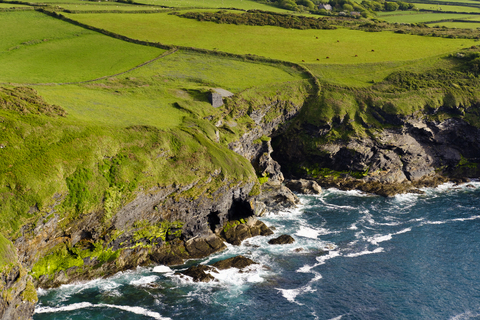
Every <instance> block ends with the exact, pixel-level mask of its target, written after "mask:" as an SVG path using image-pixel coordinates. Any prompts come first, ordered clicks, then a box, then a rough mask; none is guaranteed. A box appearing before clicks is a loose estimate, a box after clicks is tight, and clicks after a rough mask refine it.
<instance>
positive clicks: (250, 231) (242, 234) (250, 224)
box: [222, 217, 273, 245]
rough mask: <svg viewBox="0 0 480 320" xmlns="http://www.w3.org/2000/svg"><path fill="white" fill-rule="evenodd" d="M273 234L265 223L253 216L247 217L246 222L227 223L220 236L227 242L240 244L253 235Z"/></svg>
mask: <svg viewBox="0 0 480 320" xmlns="http://www.w3.org/2000/svg"><path fill="white" fill-rule="evenodd" d="M271 234H273V231H272V230H270V229H269V228H268V227H267V226H266V225H265V223H263V222H261V221H259V220H257V219H256V218H254V217H251V218H249V219H247V221H246V223H240V224H235V225H232V223H231V224H227V225H226V227H225V228H224V230H223V231H222V236H223V238H224V239H225V241H227V242H228V243H231V244H233V245H240V244H241V243H242V241H243V240H245V239H248V238H251V237H255V236H268V235H271Z"/></svg>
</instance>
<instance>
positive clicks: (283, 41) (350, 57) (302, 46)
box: [68, 14, 474, 64]
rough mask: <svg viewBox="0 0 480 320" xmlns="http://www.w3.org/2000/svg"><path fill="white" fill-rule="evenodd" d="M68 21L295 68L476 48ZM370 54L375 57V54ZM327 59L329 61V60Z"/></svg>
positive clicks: (415, 39)
mask: <svg viewBox="0 0 480 320" xmlns="http://www.w3.org/2000/svg"><path fill="white" fill-rule="evenodd" d="M68 17H70V18H72V19H75V20H78V21H80V22H83V23H87V24H91V25H94V26H96V27H100V28H103V29H106V30H109V31H113V32H116V33H121V34H124V35H126V36H129V37H131V38H135V39H141V40H149V41H158V42H161V43H164V44H171V45H181V46H193V47H198V48H206V49H210V50H212V49H214V48H216V49H218V50H220V51H226V52H232V53H238V54H247V53H251V54H257V55H260V56H266V57H270V58H275V59H280V60H287V61H292V62H297V63H301V62H302V60H305V62H307V63H319V64H332V63H345V64H356V63H371V62H381V61H405V60H411V59H419V58H425V57H429V56H436V55H439V54H444V53H448V52H451V51H454V50H457V49H458V48H461V47H462V46H465V47H468V46H471V45H473V44H474V41H473V40H467V39H465V40H457V39H440V38H430V37H420V36H411V35H402V34H395V33H393V32H380V33H371V32H363V31H354V30H347V29H337V30H292V29H285V28H279V27H270V26H265V27H254V26H245V25H224V24H216V23H213V22H199V21H196V20H190V19H184V18H179V17H177V16H173V15H168V14H149V15H126V14H106V15H105V14H81V15H73V14H70V15H68ZM167 30H168V32H166V31H167ZM316 37H318V39H316ZM337 40H339V42H337ZM285 48H288V50H285ZM372 49H374V50H375V52H371V51H372ZM355 55H358V57H355ZM327 56H328V57H330V58H329V59H326V57H327ZM317 59H320V61H317Z"/></svg>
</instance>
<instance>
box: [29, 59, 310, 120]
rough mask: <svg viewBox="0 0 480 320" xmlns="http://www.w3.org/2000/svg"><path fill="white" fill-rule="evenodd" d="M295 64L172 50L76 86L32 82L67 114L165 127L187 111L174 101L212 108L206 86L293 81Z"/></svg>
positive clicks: (296, 76)
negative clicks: (141, 64)
mask: <svg viewBox="0 0 480 320" xmlns="http://www.w3.org/2000/svg"><path fill="white" fill-rule="evenodd" d="M301 79H302V75H301V74H300V73H299V72H298V71H295V70H292V69H289V68H286V67H283V68H277V67H275V66H268V65H264V64H257V63H248V62H243V61H239V60H233V59H226V58H221V57H212V56H206V55H198V54H194V53H189V52H177V53H175V54H172V55H169V56H166V57H165V58H162V59H160V60H157V61H156V62H153V63H151V64H149V65H147V66H145V67H142V68H141V69H137V70H135V71H132V72H129V73H127V74H124V75H122V76H119V77H116V78H113V79H107V80H103V81H99V82H95V83H91V84H84V85H79V86H44V87H37V90H38V91H39V92H40V93H41V95H42V96H43V97H45V99H46V100H47V101H48V102H49V103H51V104H56V105H61V106H63V107H64V108H65V109H66V110H67V111H68V113H69V116H70V117H73V118H76V119H79V120H82V121H88V122H93V123H98V124H103V125H111V124H114V125H119V126H129V125H138V124H141V125H151V126H155V127H158V128H163V129H168V128H173V127H176V126H178V125H179V124H180V123H181V122H182V120H183V117H185V116H187V115H188V112H186V111H185V110H183V109H180V108H178V107H176V106H175V103H176V102H179V101H183V102H184V103H185V104H187V105H190V106H191V107H192V108H196V110H198V112H200V111H201V110H205V112H207V113H214V111H215V110H214V109H213V108H212V107H211V105H210V104H209V103H208V100H207V94H206V92H207V91H208V90H209V89H210V88H217V87H220V88H223V89H226V90H229V91H231V92H233V93H238V92H241V91H243V90H245V89H248V88H252V87H255V86H265V85H269V84H274V83H281V82H288V81H292V82H294V81H298V80H301Z"/></svg>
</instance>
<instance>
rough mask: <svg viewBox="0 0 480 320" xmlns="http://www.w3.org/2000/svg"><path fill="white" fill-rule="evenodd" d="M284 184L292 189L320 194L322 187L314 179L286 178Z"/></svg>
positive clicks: (304, 192)
mask: <svg viewBox="0 0 480 320" xmlns="http://www.w3.org/2000/svg"><path fill="white" fill-rule="evenodd" d="M285 186H286V187H287V188H289V189H290V190H292V191H295V192H298V193H303V194H320V193H322V187H320V186H319V185H318V183H317V182H316V181H314V180H306V179H299V180H286V181H285Z"/></svg>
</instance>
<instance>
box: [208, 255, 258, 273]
mask: <svg viewBox="0 0 480 320" xmlns="http://www.w3.org/2000/svg"><path fill="white" fill-rule="evenodd" d="M252 264H257V263H256V262H255V261H253V260H251V259H249V258H246V257H244V256H236V257H233V258H229V259H225V260H222V261H218V262H215V263H214V264H212V266H214V267H215V268H217V269H220V270H224V269H229V268H237V269H243V268H246V267H248V266H249V265H252Z"/></svg>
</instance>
